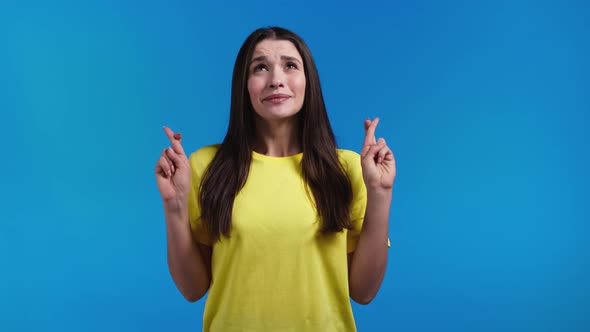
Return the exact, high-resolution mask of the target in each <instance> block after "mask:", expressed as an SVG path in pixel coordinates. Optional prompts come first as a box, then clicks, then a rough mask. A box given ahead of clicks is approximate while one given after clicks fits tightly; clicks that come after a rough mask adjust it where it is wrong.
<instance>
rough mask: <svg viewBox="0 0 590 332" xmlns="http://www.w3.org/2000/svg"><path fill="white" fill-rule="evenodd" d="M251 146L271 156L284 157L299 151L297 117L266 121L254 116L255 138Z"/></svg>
mask: <svg viewBox="0 0 590 332" xmlns="http://www.w3.org/2000/svg"><path fill="white" fill-rule="evenodd" d="M252 148H253V149H254V151H256V152H258V153H260V154H263V155H267V156H271V157H286V156H292V155H294V154H297V153H300V152H301V142H299V118H298V117H297V116H294V117H291V118H288V119H280V120H276V121H267V120H263V119H261V118H260V117H256V138H255V139H254V144H253V146H252Z"/></svg>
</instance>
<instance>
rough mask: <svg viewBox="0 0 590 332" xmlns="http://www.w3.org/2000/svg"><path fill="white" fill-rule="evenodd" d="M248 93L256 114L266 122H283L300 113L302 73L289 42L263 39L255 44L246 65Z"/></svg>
mask: <svg viewBox="0 0 590 332" xmlns="http://www.w3.org/2000/svg"><path fill="white" fill-rule="evenodd" d="M248 93H249V94H250V100H251V101H252V106H253V108H254V111H255V112H256V114H257V115H258V116H260V117H261V118H262V119H264V120H267V121H276V120H282V119H287V118H290V117H292V116H294V115H295V114H297V113H298V112H299V111H300V110H301V107H302V106H303V100H304V98H305V73H304V71H303V60H302V58H301V55H300V54H299V52H298V51H297V48H295V45H293V43H291V42H290V41H287V40H272V39H265V40H263V41H261V42H260V43H258V44H257V45H256V48H255V49H254V53H253V55H252V59H251V60H250V64H249V66H248Z"/></svg>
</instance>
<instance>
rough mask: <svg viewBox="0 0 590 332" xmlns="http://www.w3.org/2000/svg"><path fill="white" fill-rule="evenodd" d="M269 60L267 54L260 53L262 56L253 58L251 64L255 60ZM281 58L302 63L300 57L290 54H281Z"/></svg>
mask: <svg viewBox="0 0 590 332" xmlns="http://www.w3.org/2000/svg"><path fill="white" fill-rule="evenodd" d="M267 60H268V58H267V57H266V55H260V56H257V57H255V58H253V59H252V61H250V64H253V63H254V62H259V61H267ZM281 60H286V61H297V62H299V63H301V61H300V60H299V59H297V58H295V57H292V56H288V55H281Z"/></svg>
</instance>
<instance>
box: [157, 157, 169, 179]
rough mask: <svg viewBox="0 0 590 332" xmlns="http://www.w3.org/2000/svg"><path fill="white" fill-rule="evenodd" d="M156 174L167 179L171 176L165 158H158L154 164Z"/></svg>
mask: <svg viewBox="0 0 590 332" xmlns="http://www.w3.org/2000/svg"><path fill="white" fill-rule="evenodd" d="M156 173H157V174H162V175H164V176H167V177H170V176H172V172H171V171H170V165H168V162H167V161H166V158H164V157H160V159H158V163H157V164H156Z"/></svg>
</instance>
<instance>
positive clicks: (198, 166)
mask: <svg viewBox="0 0 590 332" xmlns="http://www.w3.org/2000/svg"><path fill="white" fill-rule="evenodd" d="M220 146H221V144H212V145H206V146H203V147H201V148H200V149H198V150H196V151H193V152H192V153H191V154H190V156H189V158H188V160H189V163H190V165H191V168H192V169H193V170H204V169H205V168H206V167H207V166H208V165H209V163H211V161H212V160H213V158H214V157H215V154H216V153H217V150H219V147H220Z"/></svg>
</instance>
